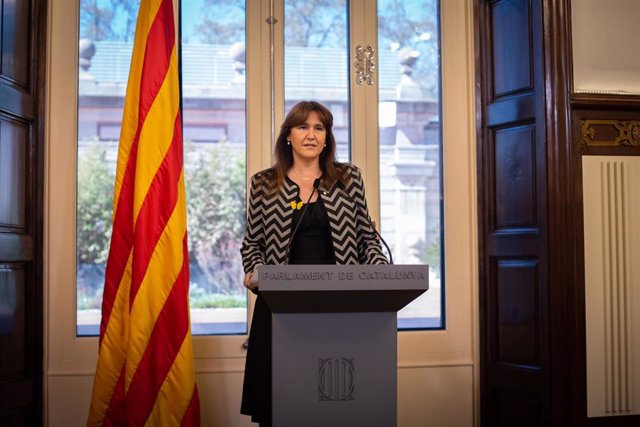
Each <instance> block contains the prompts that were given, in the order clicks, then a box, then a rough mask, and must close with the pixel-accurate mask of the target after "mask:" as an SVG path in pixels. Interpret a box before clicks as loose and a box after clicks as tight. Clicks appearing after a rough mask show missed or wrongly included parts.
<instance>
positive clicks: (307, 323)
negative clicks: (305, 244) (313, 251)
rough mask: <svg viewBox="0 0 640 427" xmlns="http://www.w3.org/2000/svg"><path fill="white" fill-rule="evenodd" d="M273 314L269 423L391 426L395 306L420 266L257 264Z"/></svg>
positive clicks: (423, 269)
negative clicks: (270, 413) (271, 393)
mask: <svg viewBox="0 0 640 427" xmlns="http://www.w3.org/2000/svg"><path fill="white" fill-rule="evenodd" d="M257 285H258V287H259V289H260V293H261V294H262V296H263V297H264V299H265V301H266V303H267V305H268V306H269V308H270V309H271V312H272V316H273V317H272V319H273V325H272V328H273V335H272V344H273V346H272V347H273V350H272V377H273V426H274V427H300V426H305V427H323V426H327V427H340V426H349V427H352V426H367V427H375V426H380V427H390V426H395V425H396V424H397V327H396V324H397V311H398V310H400V309H401V308H402V307H404V306H405V305H407V304H408V303H409V302H411V301H412V300H414V299H415V298H416V297H417V296H419V295H420V294H422V293H423V292H425V291H426V290H427V289H428V267H427V266H424V265H346V266H339V265H273V266H269V265H263V266H260V267H259V269H258V272H257Z"/></svg>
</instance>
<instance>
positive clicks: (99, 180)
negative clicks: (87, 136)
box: [77, 145, 114, 264]
mask: <svg viewBox="0 0 640 427" xmlns="http://www.w3.org/2000/svg"><path fill="white" fill-rule="evenodd" d="M106 153H107V152H106V148H105V147H102V146H99V145H89V146H87V147H86V148H85V149H84V150H82V151H80V153H79V158H78V211H77V233H78V235H77V242H78V254H77V256H78V262H79V263H80V264H102V263H104V262H106V261H107V256H108V255H109V241H110V239H111V212H112V209H113V204H112V201H113V185H114V175H113V173H112V172H111V168H110V167H109V164H108V162H107V160H106Z"/></svg>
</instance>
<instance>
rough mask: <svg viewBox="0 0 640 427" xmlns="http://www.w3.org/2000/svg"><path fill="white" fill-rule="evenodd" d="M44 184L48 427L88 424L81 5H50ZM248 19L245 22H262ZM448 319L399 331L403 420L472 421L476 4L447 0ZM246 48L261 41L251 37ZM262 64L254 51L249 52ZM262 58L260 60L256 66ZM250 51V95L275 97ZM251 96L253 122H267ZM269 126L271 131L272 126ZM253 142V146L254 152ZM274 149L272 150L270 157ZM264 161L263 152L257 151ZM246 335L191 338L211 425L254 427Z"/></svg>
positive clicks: (91, 362)
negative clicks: (78, 317)
mask: <svg viewBox="0 0 640 427" xmlns="http://www.w3.org/2000/svg"><path fill="white" fill-rule="evenodd" d="M48 3H49V4H48V8H49V23H48V49H47V51H48V52H49V58H48V62H47V64H48V71H47V79H48V82H47V94H46V96H47V103H48V105H47V119H46V123H47V127H46V134H47V136H46V142H45V144H46V156H47V157H46V179H45V187H46V188H45V205H46V208H45V209H46V220H45V246H44V252H45V267H44V268H45V330H46V332H45V334H46V337H45V341H46V342H45V345H46V347H45V348H46V350H45V367H44V371H45V378H44V381H45V406H46V408H45V410H46V421H47V425H50V426H68V427H73V426H80V425H84V423H85V420H86V415H87V411H88V406H89V401H90V394H91V386H92V376H93V373H94V369H95V362H96V355H97V346H98V345H97V339H96V338H77V337H76V336H75V303H74V302H75V243H74V242H75V236H74V234H75V231H74V230H75V188H76V183H75V170H76V169H75V168H76V166H75V161H76V141H77V137H76V132H75V128H76V111H77V105H76V99H77V96H76V94H77V89H76V88H77V70H78V61H77V50H76V47H77V45H78V42H77V13H78V4H77V1H74V0H56V1H55V2H54V1H53V0H50V1H49V2H48ZM262 21H263V19H262V18H261V17H260V16H249V17H248V25H247V27H248V28H251V26H252V25H256V26H260V24H261V22H262ZM442 26H443V27H442V28H443V33H442V50H443V54H442V57H443V70H442V75H443V77H442V84H443V98H444V102H443V110H442V113H443V123H444V127H443V137H444V186H445V224H446V227H447V228H446V230H447V231H446V235H445V247H446V248H447V249H446V250H447V254H446V265H445V274H446V280H447V285H446V286H447V289H446V297H447V301H446V313H447V314H446V316H447V317H446V324H447V329H446V330H444V331H429V332H426V331H415V332H402V333H400V334H399V337H398V420H399V422H398V424H399V425H400V426H402V427H410V426H416V427H418V426H424V425H434V426H451V427H465V426H472V425H474V424H475V422H474V420H475V419H477V401H478V396H477V381H478V373H477V355H476V354H477V352H476V346H477V343H476V336H477V333H476V329H477V315H478V314H477V300H476V294H477V266H476V259H477V250H476V248H477V243H476V235H477V231H476V206H475V200H476V196H475V188H476V182H475V164H476V163H475V151H474V150H475V148H474V147H475V138H474V131H473V129H474V123H475V121H474V117H475V113H474V109H473V105H474V102H473V100H474V99H475V97H474V93H473V88H474V81H473V78H474V77H473V76H474V72H473V69H472V64H473V51H472V49H473V41H472V26H473V17H472V6H471V1H469V0H447V1H443V2H442ZM247 42H248V43H252V42H254V43H264V41H262V40H260V39H259V35H258V36H256V35H255V34H254V35H249V36H248V41H247ZM254 59H255V58H254ZM257 62H259V59H258V61H257ZM251 63H252V59H251V58H248V70H247V79H248V80H247V81H248V84H249V88H248V93H250V94H255V95H256V97H260V96H261V94H263V93H268V91H265V90H264V89H263V88H262V87H261V86H260V82H261V76H260V75H259V71H256V70H257V68H252V66H251ZM261 105H265V101H264V100H262V101H260V100H258V102H251V104H250V105H249V109H248V114H249V117H248V120H247V122H248V123H264V124H265V125H267V126H269V123H268V121H265V120H264V118H263V117H264V116H263V112H261V110H259V109H260V108H261V107H260V106H261ZM267 126H265V129H266V128H267ZM247 132H248V140H249V144H250V145H253V149H254V151H253V153H263V154H261V155H255V154H252V155H251V156H250V157H249V159H248V166H249V169H250V170H256V169H257V165H259V164H260V163H264V162H265V158H266V157H265V156H266V155H268V151H269V150H268V148H265V147H263V146H258V145H257V144H259V141H261V140H262V138H260V137H253V136H254V135H256V133H257V135H260V134H261V133H260V132H262V133H264V130H260V129H257V130H256V129H248V130H247ZM250 149H251V148H250ZM264 153H267V154H264ZM260 156H262V157H260ZM245 339H246V337H245V336H217V337H195V338H194V352H195V356H196V370H197V381H198V385H199V389H200V398H201V407H202V420H203V422H202V424H203V425H204V426H221V427H222V426H225V427H226V426H248V425H250V423H249V421H248V419H247V418H246V417H243V416H240V415H239V406H240V390H241V384H242V375H243V368H244V350H243V348H242V344H243V342H244V341H245Z"/></svg>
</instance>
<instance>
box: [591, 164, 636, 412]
mask: <svg viewBox="0 0 640 427" xmlns="http://www.w3.org/2000/svg"><path fill="white" fill-rule="evenodd" d="M582 167H583V169H582V170H583V195H584V197H583V208H584V249H585V313H586V335H587V336H586V341H587V349H586V350H587V354H586V357H587V416H589V417H602V416H615V415H631V414H640V157H631V156H628V157H619V156H583V158H582Z"/></svg>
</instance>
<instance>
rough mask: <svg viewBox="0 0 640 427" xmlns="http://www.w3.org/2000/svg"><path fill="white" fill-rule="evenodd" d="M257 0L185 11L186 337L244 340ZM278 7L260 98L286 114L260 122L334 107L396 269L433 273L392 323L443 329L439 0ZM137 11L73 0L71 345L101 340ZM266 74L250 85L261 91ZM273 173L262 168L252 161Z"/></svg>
mask: <svg viewBox="0 0 640 427" xmlns="http://www.w3.org/2000/svg"><path fill="white" fill-rule="evenodd" d="M263 3H268V2H258V1H256V2H246V4H245V1H242V0H226V1H221V0H220V1H217V0H216V1H204V0H197V1H190V2H182V10H181V34H182V44H181V54H182V91H183V126H184V148H185V182H186V186H187V202H188V221H189V223H188V227H189V250H190V274H191V289H190V302H191V310H192V312H191V319H192V332H193V333H194V334H244V333H246V331H247V318H248V311H247V303H248V301H247V293H246V292H245V290H244V288H243V287H242V283H241V282H242V277H243V272H242V266H241V260H240V256H239V247H240V244H241V240H242V237H243V234H244V216H245V200H246V177H247V174H248V172H247V171H248V170H254V171H255V170H258V169H259V167H256V165H254V166H253V167H252V168H249V167H248V166H247V160H246V159H247V158H248V157H247V156H248V155H249V154H250V153H249V151H248V149H247V147H248V144H247V123H246V116H247V105H248V103H251V102H252V101H251V99H247V98H246V93H247V89H246V87H247V86H246V85H247V77H246V61H245V56H246V55H245V53H246V51H247V49H254V50H255V49H261V48H262V47H263V46H264V45H260V44H259V43H258V44H254V45H252V46H246V45H245V40H246V24H245V21H246V16H247V14H248V10H247V9H252V8H262V12H260V13H263V11H264V10H266V8H265V4H263ZM275 4H276V6H279V7H282V9H283V10H284V11H285V13H284V17H285V18H284V20H282V22H281V23H282V25H276V26H275V27H274V31H279V32H281V36H282V37H276V38H274V40H275V43H274V46H273V47H274V55H275V62H276V68H275V69H276V77H278V78H279V79H281V80H280V81H277V79H276V81H275V88H269V91H271V89H273V91H274V92H276V93H277V95H276V97H275V99H280V100H282V105H277V104H276V105H275V108H276V111H269V112H268V113H267V114H269V115H275V116H276V117H281V115H282V113H283V111H284V112H286V111H288V109H289V108H290V107H291V106H292V105H293V104H294V103H296V102H297V101H299V100H302V99H315V100H318V101H320V102H322V103H324V104H325V105H327V106H328V107H329V108H330V109H331V111H332V112H333V114H334V133H335V136H336V141H337V143H338V156H339V159H340V160H341V161H353V162H354V163H355V164H357V165H358V166H359V167H360V168H361V169H363V172H364V174H365V181H366V183H367V196H368V197H367V198H368V201H369V209H370V211H371V213H372V216H374V217H376V218H379V221H378V224H377V225H378V227H377V228H378V229H379V230H380V231H381V234H382V235H383V237H384V238H385V240H386V241H387V242H388V243H389V245H390V246H391V249H392V251H393V255H394V260H395V262H396V263H397V264H416V263H428V264H429V265H430V267H431V268H430V272H431V274H430V290H429V291H428V292H427V293H426V294H425V295H424V296H423V297H421V298H420V299H418V300H417V301H415V302H414V303H412V304H411V305H410V306H408V307H407V308H405V309H404V310H403V311H401V312H400V313H399V328H401V329H421V328H440V327H443V326H444V321H443V318H444V316H443V307H444V304H443V303H444V298H443V295H444V292H443V285H442V280H441V277H442V268H441V265H442V257H441V253H442V249H443V245H442V241H443V239H442V234H443V227H442V218H443V216H442V179H441V176H442V162H441V157H442V149H441V132H440V123H441V120H440V54H439V52H440V47H439V10H438V6H439V3H438V1H437V0H414V1H399V0H377V1H376V0H366V1H364V2H358V3H357V4H356V2H347V1H346V0H322V1H315V2H301V1H292V0H291V1H290V0H279V1H276V2H275ZM137 9H138V2H122V1H119V0H81V2H80V12H81V13H80V41H79V43H80V50H79V56H80V73H79V82H78V92H79V99H78V198H77V203H78V205H77V312H78V316H77V333H78V335H97V333H98V325H99V322H100V306H101V296H102V287H103V284H104V267H105V263H106V257H107V254H108V247H109V236H110V231H111V230H110V228H111V226H110V224H111V204H112V200H111V199H112V194H113V179H114V178H113V175H114V173H115V162H116V157H117V146H118V137H119V126H120V121H121V118H122V107H123V102H124V94H125V90H126V82H127V77H128V70H129V63H130V57H131V49H132V41H133V34H134V31H135V23H136V14H137ZM252 10H253V9H252ZM371 11H375V12H374V13H371ZM309 18H312V19H309ZM263 21H264V19H263ZM376 22H377V25H376ZM279 40H282V41H279ZM365 40H366V42H365ZM368 45H370V46H371V51H369V50H368V49H367V47H368ZM359 48H360V49H361V52H362V54H363V55H364V56H365V58H368V56H367V55H369V52H371V56H370V58H371V59H372V62H371V63H370V64H368V63H366V61H365V62H363V63H362V64H364V68H365V69H366V71H365V73H369V71H371V73H372V74H371V77H372V78H371V79H370V80H371V81H370V82H369V81H367V79H366V78H365V79H364V80H363V82H362V84H358V83H356V79H357V77H358V76H357V72H358V68H357V67H356V65H355V63H356V62H358V53H357V52H358V49H359ZM278 63H280V64H281V66H280V65H278ZM262 66H265V67H266V66H267V64H262ZM279 70H282V73H279V74H278V71H279ZM360 70H362V68H361V69H360ZM367 75H368V74H367ZM263 80H264V81H262V82H261V83H260V84H262V85H271V82H270V81H267V80H265V79H263ZM251 96H252V94H249V97H251ZM263 122H264V120H263ZM276 127H279V123H278V122H277V123H276ZM277 130H278V129H277V128H276V132H277ZM267 143H268V142H267V141H262V142H261V144H267ZM254 147H255V146H254ZM261 149H262V148H261ZM269 163H270V161H269V160H264V159H263V161H262V164H261V166H264V165H265V164H269Z"/></svg>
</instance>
